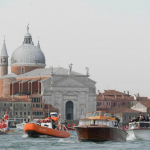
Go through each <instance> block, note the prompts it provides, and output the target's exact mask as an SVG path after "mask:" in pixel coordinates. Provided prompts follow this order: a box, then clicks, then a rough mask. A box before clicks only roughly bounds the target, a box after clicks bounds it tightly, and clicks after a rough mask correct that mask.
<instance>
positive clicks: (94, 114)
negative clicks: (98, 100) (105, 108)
mask: <svg viewBox="0 0 150 150" xmlns="http://www.w3.org/2000/svg"><path fill="white" fill-rule="evenodd" d="M95 116H100V112H98V111H96V112H92V113H88V114H86V118H88V117H95Z"/></svg>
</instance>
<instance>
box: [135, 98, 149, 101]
mask: <svg viewBox="0 0 150 150" xmlns="http://www.w3.org/2000/svg"><path fill="white" fill-rule="evenodd" d="M137 100H138V101H145V100H149V101H150V99H148V97H137Z"/></svg>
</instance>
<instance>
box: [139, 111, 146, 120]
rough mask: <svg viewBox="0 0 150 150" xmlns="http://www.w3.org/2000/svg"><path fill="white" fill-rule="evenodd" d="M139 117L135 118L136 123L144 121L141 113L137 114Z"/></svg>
mask: <svg viewBox="0 0 150 150" xmlns="http://www.w3.org/2000/svg"><path fill="white" fill-rule="evenodd" d="M139 115H140V116H139V117H138V118H137V121H145V117H144V115H142V113H141V112H140V113H139Z"/></svg>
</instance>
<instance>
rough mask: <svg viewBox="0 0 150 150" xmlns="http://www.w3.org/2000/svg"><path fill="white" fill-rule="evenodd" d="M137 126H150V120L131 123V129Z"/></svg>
mask: <svg viewBox="0 0 150 150" xmlns="http://www.w3.org/2000/svg"><path fill="white" fill-rule="evenodd" d="M137 128H150V122H146V121H141V122H132V123H129V129H137Z"/></svg>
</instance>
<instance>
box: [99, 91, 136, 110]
mask: <svg viewBox="0 0 150 150" xmlns="http://www.w3.org/2000/svg"><path fill="white" fill-rule="evenodd" d="M132 102H134V97H133V96H131V95H129V92H127V94H126V93H125V92H124V93H122V92H119V91H115V90H105V91H104V93H99V94H98V95H97V110H99V109H106V108H118V107H130V106H131V105H132Z"/></svg>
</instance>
